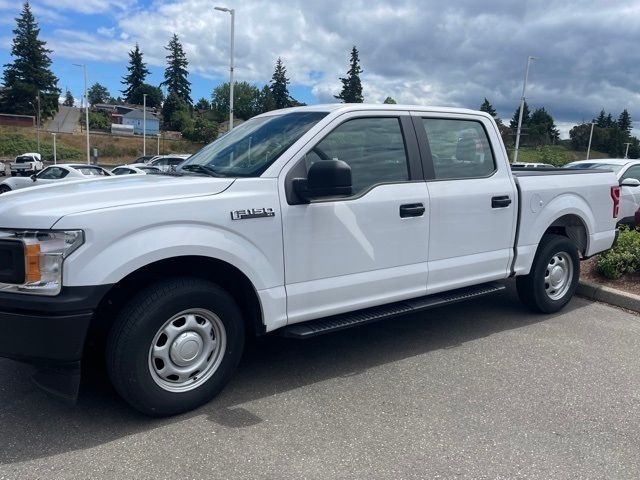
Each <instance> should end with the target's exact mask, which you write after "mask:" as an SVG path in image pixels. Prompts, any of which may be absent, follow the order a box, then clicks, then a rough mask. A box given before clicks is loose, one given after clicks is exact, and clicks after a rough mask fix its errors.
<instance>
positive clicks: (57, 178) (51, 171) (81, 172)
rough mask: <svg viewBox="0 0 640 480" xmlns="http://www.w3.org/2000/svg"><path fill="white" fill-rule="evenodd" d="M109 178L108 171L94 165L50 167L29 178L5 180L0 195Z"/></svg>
mask: <svg viewBox="0 0 640 480" xmlns="http://www.w3.org/2000/svg"><path fill="white" fill-rule="evenodd" d="M109 176H111V173H109V171H108V170H106V169H104V168H102V167H98V166H95V165H74V164H64V165H51V166H50V167H47V168H45V169H44V170H42V171H41V172H40V173H38V174H35V175H32V176H31V177H12V178H7V179H6V180H4V181H3V182H0V194H2V193H7V192H11V191H13V190H20V189H22V188H28V187H37V186H40V185H46V184H49V183H58V182H70V181H73V180H87V179H88V178H101V177H109Z"/></svg>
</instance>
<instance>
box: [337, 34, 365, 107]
mask: <svg viewBox="0 0 640 480" xmlns="http://www.w3.org/2000/svg"><path fill="white" fill-rule="evenodd" d="M362 72H363V70H362V68H360V57H359V55H358V49H357V48H356V47H355V45H354V47H353V48H352V49H351V60H350V62H349V70H348V71H347V76H346V78H340V81H341V82H342V91H341V92H340V95H334V97H335V98H337V99H338V100H342V101H343V102H344V103H362V102H363V101H364V98H363V96H362V82H361V81H360V74H361V73H362Z"/></svg>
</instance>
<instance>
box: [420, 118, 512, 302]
mask: <svg viewBox="0 0 640 480" xmlns="http://www.w3.org/2000/svg"><path fill="white" fill-rule="evenodd" d="M414 124H415V126H416V131H417V133H418V141H419V145H420V148H421V150H422V156H423V160H424V161H425V173H426V178H427V188H428V190H429V198H430V204H431V208H430V215H429V221H430V224H429V282H428V288H427V290H428V293H430V294H431V293H437V292H441V291H445V290H450V289H453V288H459V287H464V286H468V285H474V284H479V283H483V282H486V281H490V280H496V279H501V278H506V277H507V276H508V275H509V265H510V260H511V258H512V253H513V243H514V238H515V228H516V207H517V196H516V195H517V192H516V191H515V184H514V183H513V179H512V177H511V175H510V172H509V171H508V170H507V168H506V162H504V161H502V163H500V164H498V163H497V161H496V152H495V151H494V149H493V148H492V145H501V144H500V143H499V142H500V140H499V138H498V133H497V132H496V130H495V127H494V126H493V124H492V123H491V122H490V121H488V120H487V119H484V118H483V117H474V116H471V115H470V116H468V117H464V116H463V117H461V116H460V115H455V116H450V115H439V116H437V117H435V116H428V115H425V114H417V113H416V114H414ZM498 154H499V155H503V153H502V152H501V151H500V152H498ZM498 165H500V167H498Z"/></svg>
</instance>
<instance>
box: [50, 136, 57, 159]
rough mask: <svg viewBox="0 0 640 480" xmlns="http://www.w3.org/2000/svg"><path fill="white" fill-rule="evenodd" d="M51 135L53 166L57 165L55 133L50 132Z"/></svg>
mask: <svg viewBox="0 0 640 480" xmlns="http://www.w3.org/2000/svg"><path fill="white" fill-rule="evenodd" d="M51 135H53V164H54V165H57V164H58V155H57V153H56V132H51Z"/></svg>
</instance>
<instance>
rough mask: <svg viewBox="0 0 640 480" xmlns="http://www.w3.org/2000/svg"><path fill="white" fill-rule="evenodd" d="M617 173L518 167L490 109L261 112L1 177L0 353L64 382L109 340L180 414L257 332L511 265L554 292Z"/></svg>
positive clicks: (372, 312) (338, 318) (113, 371)
mask: <svg viewBox="0 0 640 480" xmlns="http://www.w3.org/2000/svg"><path fill="white" fill-rule="evenodd" d="M619 191H620V190H619V186H618V181H617V180H616V177H615V175H614V174H613V173H611V172H610V171H599V170H584V171H572V170H549V171H547V170H544V169H527V170H524V169H523V170H522V171H517V169H516V171H514V172H512V170H511V168H510V166H509V162H508V158H507V152H506V150H505V147H504V145H503V144H502V142H501V140H500V134H499V132H498V129H497V127H496V124H495V123H494V121H493V119H492V118H491V117H490V116H489V115H487V114H485V113H482V112H476V111H471V110H462V109H450V108H427V107H410V106H399V105H389V106H387V105H385V106H382V105H366V104H356V105H344V104H342V105H320V106H310V107H298V108H293V109H286V110H280V111H274V112H269V113H266V114H263V115H260V116H258V117H255V118H253V119H251V120H249V121H247V122H245V123H243V124H242V125H241V126H239V127H237V128H235V129H234V130H232V131H231V132H230V133H228V134H226V135H224V136H222V137H221V138H219V139H218V140H216V141H215V142H213V143H211V144H210V145H208V146H207V147H205V148H203V149H202V150H201V151H200V152H198V153H196V154H195V155H193V156H192V157H191V158H190V159H189V160H187V161H186V162H185V164H183V165H182V166H181V167H180V168H179V169H178V171H177V172H175V173H171V174H166V175H129V176H119V177H110V178H106V179H104V180H97V181H83V180H80V181H77V182H70V183H67V184H64V185H52V186H42V187H34V188H32V189H29V190H28V191H23V192H20V191H18V192H11V193H6V194H4V195H2V198H1V200H0V356H4V357H9V358H13V359H17V360H22V361H26V362H31V363H33V364H35V365H37V366H39V367H40V369H39V371H38V373H36V375H35V376H34V380H35V381H36V382H37V383H38V384H39V385H40V386H42V387H43V388H45V389H47V390H49V391H51V392H54V393H57V394H58V395H62V396H65V397H66V398H69V399H73V398H75V397H76V395H77V391H78V384H79V378H80V365H81V360H82V359H83V357H85V355H86V354H87V353H90V352H94V353H95V352H97V351H99V350H100V349H103V352H104V355H105V357H106V365H107V370H108V373H109V376H110V378H111V381H112V382H113V385H114V386H115V388H116V390H117V391H118V392H119V394H120V395H121V396H122V397H123V398H124V399H125V400H126V401H127V402H129V403H130V404H131V405H132V406H133V407H135V408H137V409H139V410H140V411H142V412H145V413H147V414H150V415H158V416H160V415H171V414H176V413H178V412H183V411H186V410H189V409H192V408H194V407H196V406H198V405H200V404H202V403H204V402H207V401H209V400H210V399H212V398H213V397H214V396H215V395H216V394H217V393H218V392H220V391H221V389H222V388H223V387H224V385H225V384H226V383H227V381H228V380H229V379H230V377H231V375H232V373H233V371H234V369H235V368H236V366H237V364H238V362H239V359H240V356H241V354H242V350H243V345H244V342H245V337H246V335H249V334H252V335H262V334H265V333H267V332H274V331H279V332H280V333H281V334H282V335H285V336H287V337H290V338H300V339H302V338H308V337H312V336H314V335H319V334H322V333H326V332H333V331H335V330H339V329H344V328H348V327H354V326H357V325H361V324H364V323H367V322H372V321H377V320H381V319H386V318H390V317H398V316H401V315H403V314H407V313H410V312H416V311H421V310H425V309H429V308H433V307H437V306H439V305H444V304H448V303H451V302H456V301H460V300H464V299H469V298H474V297H477V296H480V295H485V294H488V293H492V292H496V291H499V290H501V289H502V288H504V285H503V283H502V282H501V281H503V280H506V279H508V278H510V277H515V278H516V284H517V290H518V293H519V296H520V298H521V299H522V301H523V302H524V303H525V304H526V305H527V306H529V307H530V308H532V309H533V310H536V311H539V312H542V313H550V312H556V311H558V310H560V309H561V308H562V307H564V306H565V305H566V304H567V302H569V300H570V299H571V297H572V296H573V294H574V291H575V288H576V284H577V281H578V275H579V270H580V262H579V260H580V259H581V258H586V257H589V256H592V255H594V254H596V253H598V252H602V251H604V250H607V249H608V248H610V247H611V246H612V244H613V242H614V239H615V236H616V229H615V225H616V217H617V215H618V207H619ZM398 321H399V320H398ZM101 345H102V346H101Z"/></svg>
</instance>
